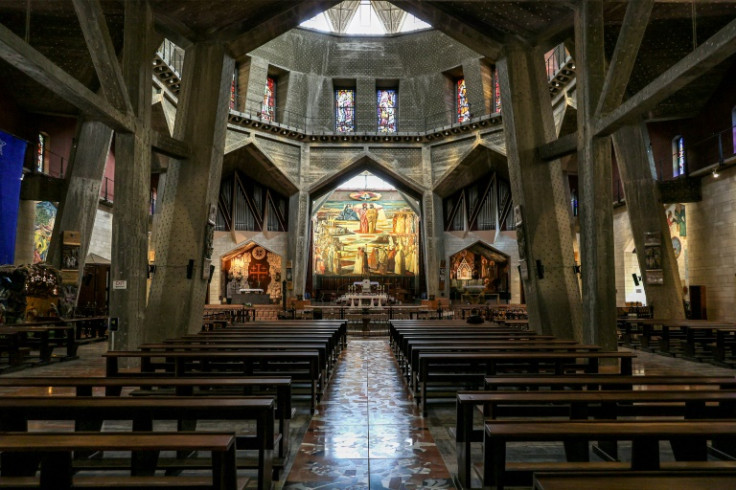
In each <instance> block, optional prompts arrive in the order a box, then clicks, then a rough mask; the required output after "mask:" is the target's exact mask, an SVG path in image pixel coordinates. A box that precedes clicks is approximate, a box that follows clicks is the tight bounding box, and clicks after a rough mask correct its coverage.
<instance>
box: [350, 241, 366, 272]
mask: <svg viewBox="0 0 736 490" xmlns="http://www.w3.org/2000/svg"><path fill="white" fill-rule="evenodd" d="M363 258H364V255H363V247H358V252H357V253H356V254H355V265H354V266H353V274H362V273H363V268H364V267H365V262H364V260H363Z"/></svg>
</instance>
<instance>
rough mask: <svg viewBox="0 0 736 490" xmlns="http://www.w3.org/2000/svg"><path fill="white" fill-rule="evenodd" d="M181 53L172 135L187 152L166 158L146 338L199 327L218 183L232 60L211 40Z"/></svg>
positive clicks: (168, 335)
mask: <svg viewBox="0 0 736 490" xmlns="http://www.w3.org/2000/svg"><path fill="white" fill-rule="evenodd" d="M184 59H185V62H184V74H183V77H182V92H181V94H180V96H179V106H178V111H177V114H176V125H175V128H174V137H175V138H176V139H179V140H181V141H187V142H188V143H189V144H190V146H191V156H190V158H189V160H187V161H178V160H173V159H172V160H171V162H170V164H169V169H168V171H167V175H166V190H165V192H164V195H163V199H162V202H161V219H160V225H161V229H160V230H159V231H158V235H157V239H156V250H155V254H156V272H155V273H154V276H153V281H152V283H151V292H150V297H149V302H148V309H147V313H146V330H145V335H144V336H143V337H144V339H145V341H157V340H161V339H163V338H165V337H171V336H179V335H184V334H186V333H192V332H196V331H198V330H199V329H200V328H201V323H202V309H203V306H204V302H205V294H206V289H207V278H208V276H209V266H210V261H209V260H208V258H207V255H208V254H209V253H211V252H208V250H207V248H208V244H207V243H206V242H207V238H206V237H207V235H208V232H209V231H210V228H211V231H212V232H214V225H209V224H208V215H209V210H210V207H211V206H214V205H215V204H216V202H217V198H218V192H219V188H220V177H221V173H222V159H223V155H224V151H225V136H226V131H227V112H228V107H229V96H230V95H229V91H230V79H231V75H232V70H233V60H232V59H231V58H229V57H227V56H226V55H225V46H224V45H223V44H215V43H213V44H204V43H200V44H194V45H192V46H191V47H190V48H188V49H187V50H186V56H185V57H184ZM190 264H191V265H190Z"/></svg>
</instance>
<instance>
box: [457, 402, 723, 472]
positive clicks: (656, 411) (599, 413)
mask: <svg viewBox="0 0 736 490" xmlns="http://www.w3.org/2000/svg"><path fill="white" fill-rule="evenodd" d="M714 403H715V404H717V406H706V404H714ZM477 406H483V413H484V416H485V417H487V419H486V421H488V419H495V418H497V417H514V418H521V417H528V418H537V419H539V418H549V417H569V418H570V419H585V418H589V417H595V418H603V419H614V420H615V419H617V418H619V417H622V416H627V417H643V416H649V417H665V416H669V417H673V416H676V417H686V418H689V419H703V418H736V391H733V390H677V391H670V390H667V391H665V390H635V391H634V390H629V391H617V390H583V391H577V390H576V391H569V390H565V391H560V390H555V391H521V392H516V391H473V392H460V393H458V394H457V418H456V424H457V425H456V432H455V434H456V435H455V438H456V453H457V461H458V478H459V479H460V481H461V483H463V485H464V486H466V485H467V484H468V483H469V481H470V465H471V462H470V446H471V443H472V442H479V441H480V440H481V436H482V434H480V433H477V432H475V431H474V430H473V412H474V409H475V408H476V407H477ZM594 449H595V450H596V451H597V452H598V455H599V456H601V457H602V458H605V459H609V460H614V459H616V458H617V452H616V445H615V444H606V445H604V447H602V448H601V447H596V448H594Z"/></svg>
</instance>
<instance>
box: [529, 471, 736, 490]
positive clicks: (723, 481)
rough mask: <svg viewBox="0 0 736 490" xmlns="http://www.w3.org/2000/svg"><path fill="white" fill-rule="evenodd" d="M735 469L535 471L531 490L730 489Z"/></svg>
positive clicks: (735, 474) (734, 478)
mask: <svg viewBox="0 0 736 490" xmlns="http://www.w3.org/2000/svg"><path fill="white" fill-rule="evenodd" d="M734 482H736V471H718V470H713V471H698V472H693V471H678V472H677V473H670V472H665V471H616V472H611V471H601V472H568V471H565V472H559V473H535V474H534V490H590V489H591V488H594V489H596V490H621V489H635V488H639V489H642V490H678V489H683V488H686V489H687V490H713V489H715V488H718V489H724V490H725V489H733V488H736V486H735V485H734Z"/></svg>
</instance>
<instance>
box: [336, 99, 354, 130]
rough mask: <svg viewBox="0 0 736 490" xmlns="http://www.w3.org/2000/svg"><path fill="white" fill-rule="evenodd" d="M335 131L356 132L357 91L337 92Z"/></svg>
mask: <svg viewBox="0 0 736 490" xmlns="http://www.w3.org/2000/svg"><path fill="white" fill-rule="evenodd" d="M335 131H337V132H338V133H352V132H353V131H355V90H352V89H341V90H335Z"/></svg>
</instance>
